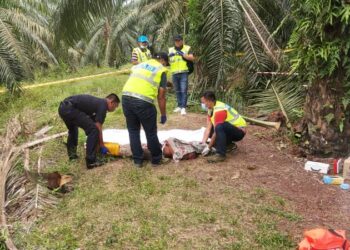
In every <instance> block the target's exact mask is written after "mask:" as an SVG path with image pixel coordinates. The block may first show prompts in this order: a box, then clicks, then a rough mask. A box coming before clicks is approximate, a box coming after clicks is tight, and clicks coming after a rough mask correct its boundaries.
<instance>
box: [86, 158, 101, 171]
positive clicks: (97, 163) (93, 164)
mask: <svg viewBox="0 0 350 250" xmlns="http://www.w3.org/2000/svg"><path fill="white" fill-rule="evenodd" d="M103 164H104V162H102V161H99V160H94V161H91V160H86V167H87V168H88V169H93V168H96V167H99V166H102V165H103Z"/></svg>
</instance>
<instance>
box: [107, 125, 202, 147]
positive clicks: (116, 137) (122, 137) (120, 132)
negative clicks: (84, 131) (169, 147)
mask: <svg viewBox="0 0 350 250" xmlns="http://www.w3.org/2000/svg"><path fill="white" fill-rule="evenodd" d="M204 131H205V128H203V127H202V128H200V129H197V130H185V129H171V130H160V131H158V138H159V142H160V143H163V142H164V141H165V140H167V139H168V138H170V137H173V138H176V139H179V140H182V141H185V142H193V141H202V138H203V133H204ZM140 136H141V143H142V144H146V143H147V140H146V135H145V131H143V130H141V134H140ZM103 141H104V142H114V143H118V144H120V145H126V144H130V142H129V133H128V130H127V129H105V130H103Z"/></svg>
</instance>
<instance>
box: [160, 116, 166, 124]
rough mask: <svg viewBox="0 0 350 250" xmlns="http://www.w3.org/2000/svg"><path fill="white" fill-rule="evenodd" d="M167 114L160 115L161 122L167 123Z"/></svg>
mask: <svg viewBox="0 0 350 250" xmlns="http://www.w3.org/2000/svg"><path fill="white" fill-rule="evenodd" d="M166 120H167V119H166V115H162V116H161V117H160V123H161V124H164V123H166Z"/></svg>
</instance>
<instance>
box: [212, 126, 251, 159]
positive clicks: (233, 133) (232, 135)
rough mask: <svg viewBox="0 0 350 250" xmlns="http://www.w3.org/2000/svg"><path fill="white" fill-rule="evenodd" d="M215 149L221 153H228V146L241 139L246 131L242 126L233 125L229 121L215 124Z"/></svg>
mask: <svg viewBox="0 0 350 250" xmlns="http://www.w3.org/2000/svg"><path fill="white" fill-rule="evenodd" d="M215 134H216V140H215V149H216V152H217V153H218V154H220V155H223V156H225V155H226V146H227V145H229V144H231V143H232V142H236V141H240V140H242V139H243V137H244V136H245V133H244V132H243V130H241V129H240V128H237V127H235V126H233V125H232V124H230V123H228V122H224V123H221V124H218V125H216V126H215Z"/></svg>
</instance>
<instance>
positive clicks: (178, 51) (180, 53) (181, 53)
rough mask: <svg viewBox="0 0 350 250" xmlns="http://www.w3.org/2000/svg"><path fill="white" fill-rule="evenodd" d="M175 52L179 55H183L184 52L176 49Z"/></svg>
mask: <svg viewBox="0 0 350 250" xmlns="http://www.w3.org/2000/svg"><path fill="white" fill-rule="evenodd" d="M176 54H178V55H179V56H183V55H184V54H185V53H183V52H182V51H181V50H177V51H176Z"/></svg>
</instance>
